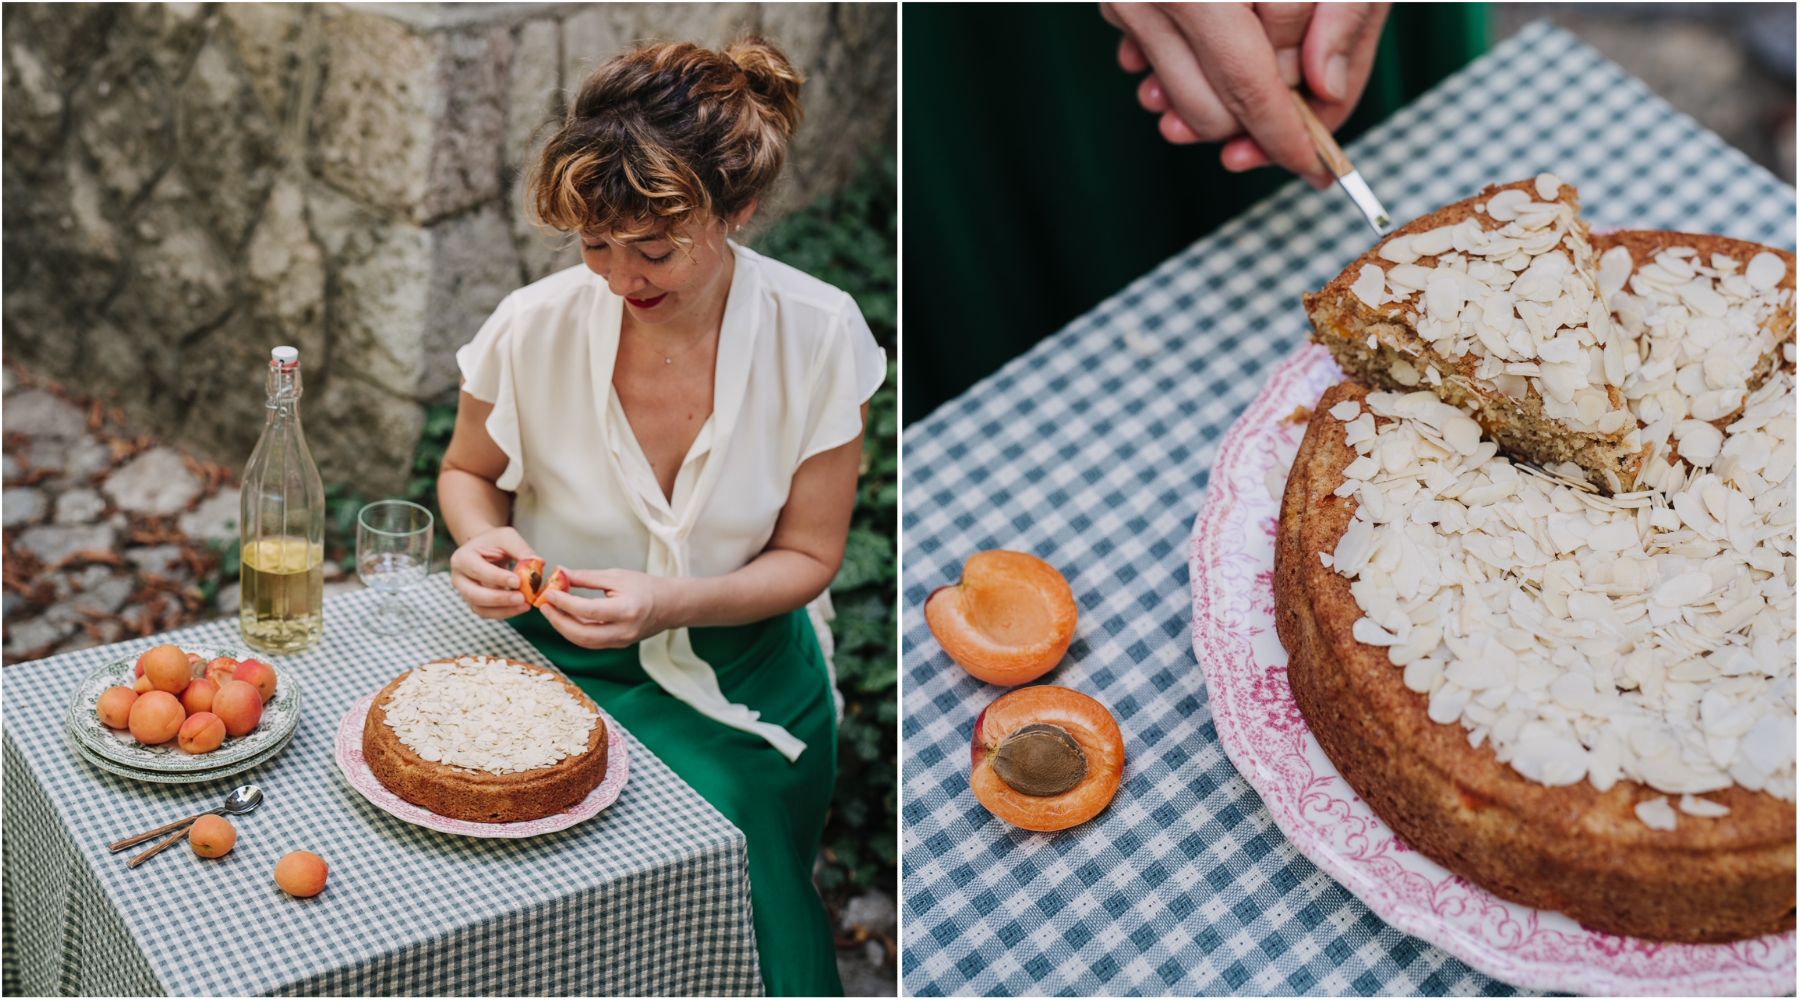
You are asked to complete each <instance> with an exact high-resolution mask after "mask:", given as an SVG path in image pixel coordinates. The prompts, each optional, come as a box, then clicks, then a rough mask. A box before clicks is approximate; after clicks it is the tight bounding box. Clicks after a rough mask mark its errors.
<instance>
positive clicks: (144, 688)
mask: <svg viewBox="0 0 1800 1001" xmlns="http://www.w3.org/2000/svg"><path fill="white" fill-rule="evenodd" d="M153 688H154V686H152V685H151V684H150V679H149V678H146V677H144V676H143V675H141V674H140V675H138V679H137V680H136V681H134V682H132V683H131V690H132V691H134V692H136V693H138V694H139V695H142V694H144V693H145V692H148V691H152V690H153Z"/></svg>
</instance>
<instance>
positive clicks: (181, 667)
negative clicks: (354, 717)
mask: <svg viewBox="0 0 1800 1001" xmlns="http://www.w3.org/2000/svg"><path fill="white" fill-rule="evenodd" d="M135 673H136V677H137V680H136V681H135V682H134V683H133V685H132V686H131V687H130V688H127V687H125V686H123V685H118V686H114V687H112V688H108V689H107V690H106V691H104V692H101V693H100V702H99V705H98V706H97V707H96V710H95V711H96V712H97V713H98V714H99V716H100V722H101V723H103V724H105V725H106V726H109V727H111V728H112V729H114V730H129V731H130V732H131V736H132V737H133V738H134V739H136V740H137V741H138V743H140V744H148V745H152V746H154V745H157V744H166V743H168V742H169V741H171V740H173V741H175V742H176V743H177V745H178V746H180V748H181V749H182V750H183V751H186V752H187V753H189V754H205V753H206V752H208V751H213V750H217V749H218V747H219V746H220V745H221V744H223V743H225V738H226V737H242V736H244V735H246V734H248V733H250V732H251V731H253V730H255V729H256V727H257V724H259V723H261V722H262V715H263V706H264V705H265V704H267V703H268V701H269V699H271V698H274V697H275V684H276V678H275V668H274V667H273V666H272V665H270V664H268V663H266V662H264V661H260V660H255V659H246V660H241V661H240V660H237V659H235V658H232V657H215V658H213V659H212V660H210V661H204V662H203V661H202V659H201V657H200V655H199V654H197V653H187V652H186V651H183V650H182V649H181V648H180V647H178V646H175V645H174V644H172V643H165V644H163V645H162V646H157V647H151V648H150V649H149V650H146V651H144V653H143V654H142V655H141V656H139V657H138V659H137V667H136V668H135ZM226 850H227V851H229V850H230V847H229V846H227V847H226ZM221 854H222V853H221Z"/></svg>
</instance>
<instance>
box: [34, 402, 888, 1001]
mask: <svg viewBox="0 0 1800 1001" xmlns="http://www.w3.org/2000/svg"><path fill="white" fill-rule="evenodd" d="M0 389H3V390H4V400H3V406H0V415H3V417H4V435H3V436H0V437H3V439H4V458H3V460H0V462H3V463H4V468H3V470H0V471H3V472H4V491H3V492H0V519H3V520H4V540H5V564H4V575H3V577H0V585H3V590H0V594H3V595H4V603H5V604H4V608H3V609H0V621H3V622H4V644H3V646H0V661H3V662H4V663H6V664H16V663H19V662H20V661H27V660H35V659H38V658H40V657H47V656H49V655H51V654H55V653H65V652H67V651H70V650H79V649H82V648H83V647H90V646H99V645H102V644H106V643H113V642H117V641H119V640H123V639H129V638H130V637H133V636H149V635H152V634H154V633H160V632H163V631H166V630H169V629H175V628H178V627H180V626H185V625H191V624H193V623H196V622H204V621H207V620H210V619H214V618H218V617H221V616H228V615H236V614H237V598H238V591H237V587H236V585H235V583H232V584H228V585H227V586H225V587H223V588H219V587H218V586H217V577H218V568H219V559H220V555H219V554H220V552H222V551H225V550H228V549H229V548H230V547H231V546H234V545H235V544H236V542H237V521H238V490H237V486H236V484H235V482H234V477H235V470H234V469H230V468H227V467H225V466H221V465H218V464H216V463H212V462H208V461H206V460H204V459H200V458H197V457H195V456H192V455H189V454H187V453H185V452H183V451H181V450H180V449H176V448H172V447H170V446H168V445H163V444H159V443H157V442H156V441H154V440H153V439H151V438H150V437H148V436H145V435H139V434H133V433H132V432H131V431H130V430H129V429H128V428H126V427H124V426H123V425H122V423H121V418H120V415H118V414H116V413H113V412H111V411H109V410H108V409H107V408H106V407H105V406H103V405H101V404H99V403H97V402H96V401H93V400H90V399H88V398H86V397H84V396H83V395H81V394H80V393H77V392H75V391H73V390H70V389H67V388H65V387H62V386H58V385H56V384H54V383H50V382H46V381H43V380H39V379H35V378H33V377H32V376H30V375H29V374H27V373H26V372H24V371H23V370H21V369H19V368H17V367H13V366H9V367H6V368H3V369H0ZM326 573H327V575H328V579H327V581H326V585H325V588H326V593H328V594H329V593H332V592H334V591H338V590H344V589H349V588H357V587H361V586H362V585H361V583H360V582H358V581H357V580H355V579H354V578H346V577H345V576H344V575H343V572H342V571H341V570H340V569H339V568H338V567H337V566H336V565H335V564H333V563H330V562H328V563H327V564H326ZM215 592H216V593H215ZM839 910H840V913H839V915H838V925H839V931H838V946H839V948H838V967H839V970H840V971H841V973H842V974H843V978H844V987H845V990H846V991H847V992H848V993H850V994H852V995H857V996H892V995H893V994H894V993H895V985H896V984H897V983H898V974H897V971H896V967H895V964H894V955H895V946H896V915H895V910H894V901H893V898H892V897H891V896H890V895H888V894H886V893H882V892H880V891H869V892H867V893H864V894H862V895H860V896H857V897H854V898H852V899H851V900H850V901H848V903H846V904H845V905H844V906H843V907H842V908H840V909H839Z"/></svg>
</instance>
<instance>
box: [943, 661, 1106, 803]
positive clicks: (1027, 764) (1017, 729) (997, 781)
mask: <svg viewBox="0 0 1800 1001" xmlns="http://www.w3.org/2000/svg"><path fill="white" fill-rule="evenodd" d="M970 745H971V746H970V767H969V787H970V788H971V789H972V790H973V791H974V793H975V798H976V800H978V801H979V802H980V803H981V805H982V806H985V807H987V808H988V811H989V812H991V813H992V814H993V815H994V816H996V817H999V818H1000V819H1001V820H1004V821H1006V822H1007V823H1009V824H1012V825H1013V826H1015V827H1022V828H1024V829H1025V830H1028V831H1061V830H1065V829H1067V828H1070V827H1074V826H1076V825H1078V824H1084V823H1086V822H1088V821H1089V820H1092V819H1093V818H1094V817H1096V816H1098V815H1099V814H1100V811H1102V810H1104V809H1106V806H1107V804H1109V803H1111V802H1112V799H1113V796H1114V794H1116V793H1117V792H1118V791H1119V783H1120V781H1121V780H1122V779H1123V778H1124V775H1125V738H1124V737H1123V736H1122V735H1121V734H1120V733H1119V724H1118V723H1117V722H1116V721H1114V719H1113V716H1112V713H1110V712H1108V711H1107V709H1106V707H1105V706H1103V705H1101V704H1100V703H1099V702H1096V701H1095V700H1094V699H1092V698H1090V697H1088V696H1086V695H1083V694H1082V693H1080V692H1077V691H1074V690H1072V689H1068V688H1061V687H1058V686H1055V685H1037V686H1035V687H1032V688H1021V689H1019V690H1018V691H1016V692H1009V693H1007V694H1006V695H1002V696H1001V697H1000V698H998V699H996V700H994V703H993V704H992V705H990V706H988V707H987V708H986V709H984V710H982V712H981V715H980V716H978V717H976V719H975V735H974V739H973V740H972V741H971V742H970Z"/></svg>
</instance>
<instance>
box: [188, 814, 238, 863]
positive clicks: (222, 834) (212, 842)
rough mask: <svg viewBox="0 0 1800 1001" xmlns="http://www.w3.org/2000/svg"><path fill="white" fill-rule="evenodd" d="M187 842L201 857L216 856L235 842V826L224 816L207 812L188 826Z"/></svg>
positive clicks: (229, 849) (224, 851)
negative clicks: (191, 825)
mask: <svg viewBox="0 0 1800 1001" xmlns="http://www.w3.org/2000/svg"><path fill="white" fill-rule="evenodd" d="M188 844H190V845H192V846H193V847H194V854H195V855H198V856H200V857H201V858H218V857H220V856H222V855H224V854H225V853H226V852H228V851H231V848H232V846H233V845H235V844H237V828H235V827H233V826H231V821H229V820H226V819H225V818H224V817H221V816H219V815H217V814H213V813H209V814H207V815H205V816H203V817H201V818H200V819H199V820H196V821H194V826H193V827H190V828H188Z"/></svg>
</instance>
